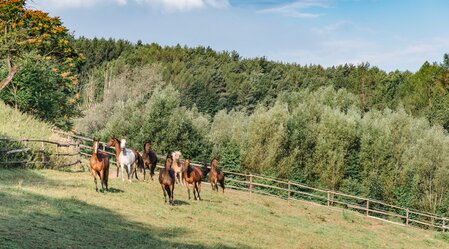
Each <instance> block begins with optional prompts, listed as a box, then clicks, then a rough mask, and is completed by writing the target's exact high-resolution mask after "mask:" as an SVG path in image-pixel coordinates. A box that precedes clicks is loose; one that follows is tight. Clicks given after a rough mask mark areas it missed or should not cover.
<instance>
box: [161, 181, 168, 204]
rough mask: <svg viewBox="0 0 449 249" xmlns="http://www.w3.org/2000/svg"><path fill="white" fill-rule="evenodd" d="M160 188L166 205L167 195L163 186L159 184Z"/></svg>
mask: <svg viewBox="0 0 449 249" xmlns="http://www.w3.org/2000/svg"><path fill="white" fill-rule="evenodd" d="M161 187H162V193H164V204H166V203H167V193H165V188H164V185H162V184H161Z"/></svg>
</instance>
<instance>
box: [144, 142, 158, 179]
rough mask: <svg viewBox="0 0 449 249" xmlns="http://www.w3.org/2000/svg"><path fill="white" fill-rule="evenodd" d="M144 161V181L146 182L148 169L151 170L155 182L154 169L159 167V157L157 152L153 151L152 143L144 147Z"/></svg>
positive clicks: (147, 143)
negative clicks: (146, 170)
mask: <svg viewBox="0 0 449 249" xmlns="http://www.w3.org/2000/svg"><path fill="white" fill-rule="evenodd" d="M142 160H143V180H144V181H145V175H146V172H145V169H146V168H148V169H149V170H150V176H151V180H153V176H154V169H156V165H157V155H156V152H154V151H152V150H151V143H150V142H146V143H145V144H144V145H143V152H142Z"/></svg>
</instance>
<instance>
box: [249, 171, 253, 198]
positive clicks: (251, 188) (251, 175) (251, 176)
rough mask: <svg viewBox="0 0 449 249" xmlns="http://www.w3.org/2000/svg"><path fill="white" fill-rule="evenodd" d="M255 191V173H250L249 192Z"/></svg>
mask: <svg viewBox="0 0 449 249" xmlns="http://www.w3.org/2000/svg"><path fill="white" fill-rule="evenodd" d="M252 192H253V174H251V173H249V193H250V194H251V193H252Z"/></svg>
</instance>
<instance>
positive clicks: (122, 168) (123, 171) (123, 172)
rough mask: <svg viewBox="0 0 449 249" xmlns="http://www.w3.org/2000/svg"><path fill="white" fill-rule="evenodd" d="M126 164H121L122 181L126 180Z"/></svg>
mask: <svg viewBox="0 0 449 249" xmlns="http://www.w3.org/2000/svg"><path fill="white" fill-rule="evenodd" d="M124 168H125V166H124V165H120V170H121V171H122V182H124V181H125V178H124V176H123V175H124V174H125V169H124Z"/></svg>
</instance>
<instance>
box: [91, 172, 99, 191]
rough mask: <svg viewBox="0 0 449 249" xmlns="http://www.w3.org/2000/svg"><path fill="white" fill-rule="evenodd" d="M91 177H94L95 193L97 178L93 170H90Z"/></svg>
mask: <svg viewBox="0 0 449 249" xmlns="http://www.w3.org/2000/svg"><path fill="white" fill-rule="evenodd" d="M92 175H93V177H94V182H95V191H97V192H98V187H97V177H96V176H95V170H93V169H92Z"/></svg>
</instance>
